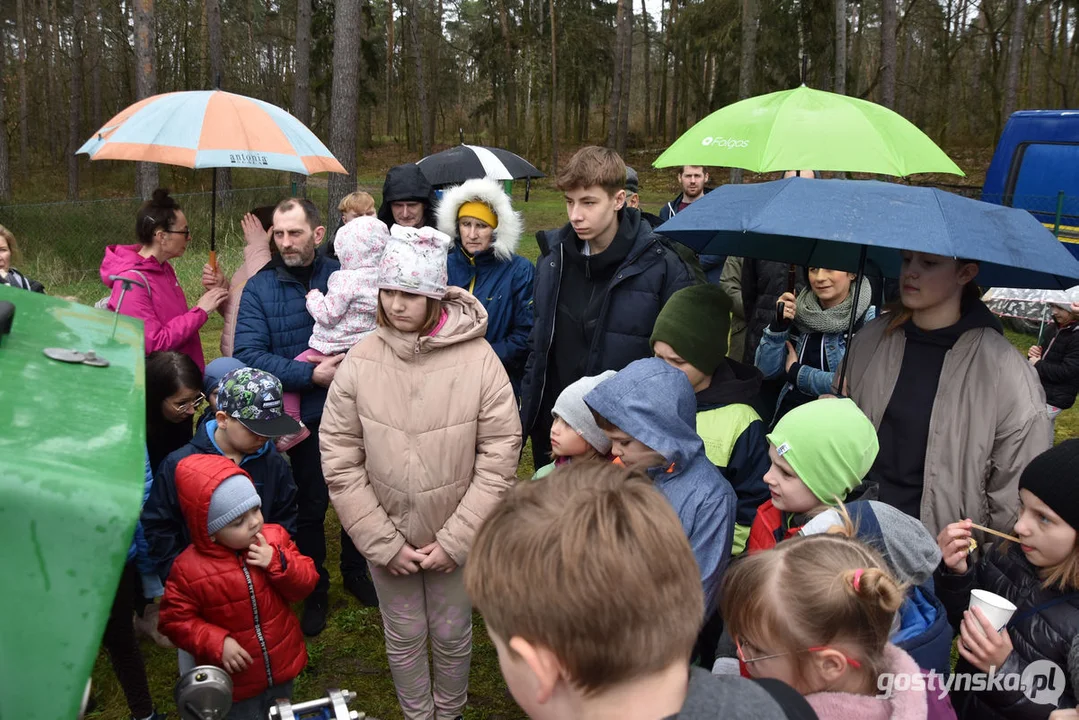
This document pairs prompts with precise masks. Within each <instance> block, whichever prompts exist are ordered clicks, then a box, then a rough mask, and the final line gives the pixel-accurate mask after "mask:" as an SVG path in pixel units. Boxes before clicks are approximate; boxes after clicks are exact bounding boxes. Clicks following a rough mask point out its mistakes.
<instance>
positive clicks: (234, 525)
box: [160, 455, 318, 720]
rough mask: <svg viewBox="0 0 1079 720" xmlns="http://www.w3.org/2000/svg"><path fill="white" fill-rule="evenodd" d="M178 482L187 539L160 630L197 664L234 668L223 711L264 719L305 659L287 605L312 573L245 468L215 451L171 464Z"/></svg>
mask: <svg viewBox="0 0 1079 720" xmlns="http://www.w3.org/2000/svg"><path fill="white" fill-rule="evenodd" d="M176 491H177V494H178V495H179V500H180V507H181V508H182V510H183V513H184V519H185V520H186V521H187V525H188V529H189V530H190V533H191V538H192V541H193V542H192V544H191V545H189V546H188V547H187V549H185V550H184V551H183V552H182V553H180V556H179V557H178V558H176V562H175V563H173V566H172V571H171V572H170V573H169V578H168V581H167V582H166V583H165V596H164V598H162V600H161V611H160V629H161V632H163V633H164V634H165V635H166V636H167V637H168V638H169V639H170V640H172V642H173V643H174V644H175V645H176V647H178V648H182V649H184V650H186V651H187V652H189V653H191V654H192V655H194V656H195V660H196V662H197V663H198V664H200V665H203V664H209V665H217V666H219V667H223V668H224V669H225V670H227V671H228V672H229V673H230V674H231V675H232V683H233V688H232V702H233V705H232V710H231V711H230V712H229V714H228V718H230V719H231V720H246V719H247V718H265V717H266V716H267V714H268V713H269V710H270V708H271V707H272V706H273V704H274V702H275V700H277V699H278V698H291V695H292V681H293V679H295V677H296V676H297V675H299V674H300V671H301V670H303V668H304V666H305V665H306V664H307V648H306V647H305V645H304V639H303V633H302V632H301V631H300V623H299V621H298V620H297V619H296V616H295V615H294V614H293V613H292V610H291V609H290V608H289V603H294V602H298V601H300V600H302V599H304V598H305V597H307V595H309V594H310V593H311V591H312V590H313V589H314V587H315V583H316V582H318V572H317V571H316V570H315V564H314V562H312V561H311V559H310V558H308V557H306V556H304V555H301V554H300V551H299V549H297V547H296V545H295V543H293V542H292V539H291V538H290V537H289V535H288V533H287V532H286V531H285V529H284V528H282V527H281V526H280V525H273V524H269V525H264V524H263V522H262V512H261V510H260V507H261V505H262V501H261V499H260V498H259V496H258V493H257V492H256V491H255V486H254V484H253V483H252V482H251V478H250V476H249V475H248V474H247V473H246V472H244V471H243V470H241V469H240V468H239V467H238V466H237V465H236V464H235V463H234V462H232V461H231V460H229V459H228V458H225V457H222V456H219V455H191V456H188V457H186V458H184V459H183V460H181V461H180V463H179V464H178V465H177V467H176Z"/></svg>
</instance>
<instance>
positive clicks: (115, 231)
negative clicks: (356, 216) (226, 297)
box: [0, 183, 381, 287]
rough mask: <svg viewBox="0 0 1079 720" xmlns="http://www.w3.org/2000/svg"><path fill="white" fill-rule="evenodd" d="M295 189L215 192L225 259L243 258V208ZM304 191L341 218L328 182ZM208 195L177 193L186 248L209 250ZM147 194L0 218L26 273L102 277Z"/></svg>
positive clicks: (13, 211) (75, 281) (58, 280)
mask: <svg viewBox="0 0 1079 720" xmlns="http://www.w3.org/2000/svg"><path fill="white" fill-rule="evenodd" d="M358 189H360V190H365V191H367V192H370V193H372V195H375V196H376V199H377V193H378V192H379V191H380V190H381V188H367V187H361V188H358ZM296 191H297V188H296V187H295V186H290V185H277V186H270V187H257V188H238V189H234V190H229V191H219V192H218V193H217V196H218V199H217V214H216V223H215V227H216V232H215V237H216V246H217V252H218V256H219V257H220V258H222V259H223V260H224V261H225V262H224V264H225V266H226V267H230V266H231V265H238V264H239V258H240V257H241V256H242V251H243V231H242V229H241V227H240V221H241V220H242V218H243V216H244V214H245V213H247V212H249V211H250V210H252V209H254V208H257V207H261V206H265V205H276V204H277V203H278V202H280V201H281V200H283V199H285V198H288V197H292V196H293V195H294V194H295V193H296ZM301 194H302V195H304V196H306V197H307V198H309V199H311V200H312V201H313V202H314V203H315V205H316V206H317V207H318V209H319V211H320V213H321V214H322V218H321V219H322V222H323V223H324V224H326V225H327V226H330V225H331V224H332V225H333V226H336V222H330V221H331V219H332V218H331V217H330V216H329V213H330V208H329V206H328V195H327V191H326V188H325V187H319V186H318V185H315V184H313V183H308V184H307V185H306V187H305V188H304V190H303V191H302V192H301ZM211 196H212V193H209V192H193V193H175V194H173V197H174V198H176V201H177V202H178V203H179V204H180V206H181V208H183V211H184V215H185V216H186V217H187V222H188V226H189V227H190V228H191V241H190V244H189V245H188V250H187V254H188V255H197V256H199V257H205V256H206V253H207V252H208V251H209V248H210V217H211V199H212V197H211ZM142 202H143V200H142V199H141V198H137V197H132V198H120V199H106V200H81V201H75V202H50V203H27V204H19V205H0V225H3V226H4V227H6V228H8V229H9V230H10V231H11V232H12V233H13V234H14V235H15V237H16V242H17V244H18V247H19V250H20V253H19V254H20V255H21V258H20V259H19V260H17V265H18V266H19V267H20V268H21V269H23V270H24V271H26V274H28V275H30V276H31V277H35V278H37V277H44V278H46V279H48V281H49V283H50V284H51V285H52V286H54V287H55V286H57V285H60V286H69V285H79V284H80V283H87V282H96V281H97V276H98V267H99V265H100V264H101V259H102V257H103V255H104V251H105V247H106V246H108V245H117V244H120V245H122V244H131V243H134V242H136V239H135V220H136V216H137V213H138V209H139V206H140V205H141V204H142ZM336 212H337V211H336V208H334V209H333V213H334V214H336ZM230 261H234V262H230ZM200 267H201V266H200ZM178 272H179V269H178Z"/></svg>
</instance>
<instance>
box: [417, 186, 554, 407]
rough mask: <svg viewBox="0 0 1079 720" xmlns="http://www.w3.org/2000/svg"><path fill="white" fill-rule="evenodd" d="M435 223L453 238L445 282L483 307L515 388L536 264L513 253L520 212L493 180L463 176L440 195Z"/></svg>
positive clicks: (520, 373)
mask: <svg viewBox="0 0 1079 720" xmlns="http://www.w3.org/2000/svg"><path fill="white" fill-rule="evenodd" d="M438 229H439V230H441V231H442V232H444V233H446V234H447V235H449V236H450V237H452V238H454V243H453V247H452V249H451V250H450V254H449V259H448V260H447V264H448V266H449V284H450V285H456V286H457V287H462V288H465V289H466V290H468V291H469V292H470V293H472V294H473V295H475V296H476V298H477V299H478V300H479V301H480V302H481V303H482V304H483V306H484V307H485V308H486V309H487V335H486V337H487V342H489V343H491V347H492V348H494V351H495V353H496V354H497V355H498V357H499V359H500V360H501V361H502V365H503V366H504V367H505V368H506V373H507V374H508V375H509V376H510V381H511V382H512V383H513V389H514V391H515V392H517V393H518V394H519V393H520V389H521V388H520V385H521V377H522V376H523V375H524V366H525V360H527V359H528V335H529V333H531V332H532V286H533V280H534V277H535V272H536V269H535V267H533V265H532V263H531V262H529V261H528V259H527V258H523V257H521V256H520V255H517V254H516V251H517V243H518V242H520V239H521V229H522V224H521V217H520V215H518V214H517V213H516V212H514V210H513V205H512V203H511V201H510V198H509V196H508V195H506V193H505V192H503V191H502V186H501V184H500V183H498V182H497V181H495V180H489V179H487V178H483V179H476V180H468V181H466V182H465V183H463V184H461V185H458V186H456V187H452V188H450V189H449V190H447V191H446V192H445V193H444V194H443V195H442V201H441V202H440V203H439V205H438Z"/></svg>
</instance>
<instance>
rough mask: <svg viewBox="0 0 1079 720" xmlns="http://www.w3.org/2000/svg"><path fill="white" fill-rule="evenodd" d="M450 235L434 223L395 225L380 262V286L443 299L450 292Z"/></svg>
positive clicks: (385, 288) (384, 288)
mask: <svg viewBox="0 0 1079 720" xmlns="http://www.w3.org/2000/svg"><path fill="white" fill-rule="evenodd" d="M449 249H450V238H449V236H448V235H446V234H444V233H440V232H439V231H438V230H435V229H434V228H433V227H422V228H410V227H402V226H401V225H394V226H393V227H392V228H391V229H390V240H389V242H388V243H386V249H385V250H384V251H383V252H382V260H380V261H379V263H378V289H379V290H401V291H404V292H407V293H412V294H413V295H426V296H427V297H431V298H434V299H436V300H441V299H442V296H443V295H445V294H446V283H447V281H448V271H447V270H446V255H447V253H448V252H449Z"/></svg>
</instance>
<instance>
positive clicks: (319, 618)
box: [300, 594, 330, 637]
mask: <svg viewBox="0 0 1079 720" xmlns="http://www.w3.org/2000/svg"><path fill="white" fill-rule="evenodd" d="M329 604H330V603H329V598H328V597H327V596H326V595H321V594H314V595H311V596H310V597H309V598H307V602H305V603H304V604H303V617H301V618H300V629H301V630H303V634H304V635H306V636H307V637H315V636H316V635H318V634H319V633H320V632H322V631H323V630H325V629H326V611H327V610H328V609H329Z"/></svg>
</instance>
